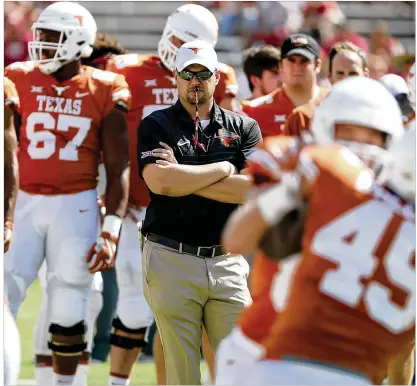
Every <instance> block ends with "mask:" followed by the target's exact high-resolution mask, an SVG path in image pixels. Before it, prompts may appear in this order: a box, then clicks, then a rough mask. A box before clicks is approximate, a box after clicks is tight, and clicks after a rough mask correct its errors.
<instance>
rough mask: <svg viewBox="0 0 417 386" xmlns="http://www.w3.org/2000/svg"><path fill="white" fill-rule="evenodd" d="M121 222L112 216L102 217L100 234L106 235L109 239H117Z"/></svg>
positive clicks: (118, 218)
mask: <svg viewBox="0 0 417 386" xmlns="http://www.w3.org/2000/svg"><path fill="white" fill-rule="evenodd" d="M122 222H123V220H122V219H121V218H120V217H118V216H114V215H109V216H105V217H104V221H103V228H102V232H106V233H108V234H109V235H110V236H111V237H114V238H116V239H118V238H119V234H120V229H121V227H122Z"/></svg>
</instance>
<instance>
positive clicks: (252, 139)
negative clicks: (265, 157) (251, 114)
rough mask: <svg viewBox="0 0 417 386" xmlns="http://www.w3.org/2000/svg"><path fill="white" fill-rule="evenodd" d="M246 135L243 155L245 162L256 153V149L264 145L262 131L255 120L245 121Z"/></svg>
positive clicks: (243, 141)
mask: <svg viewBox="0 0 417 386" xmlns="http://www.w3.org/2000/svg"><path fill="white" fill-rule="evenodd" d="M243 124H244V133H243V136H242V148H241V150H242V153H243V156H244V158H245V161H247V160H248V158H249V156H250V155H251V154H252V153H253V152H254V151H255V149H256V147H257V146H258V145H260V144H261V143H262V134H261V129H260V128H259V125H258V122H256V121H255V120H254V119H250V118H246V117H245V120H244V123H243Z"/></svg>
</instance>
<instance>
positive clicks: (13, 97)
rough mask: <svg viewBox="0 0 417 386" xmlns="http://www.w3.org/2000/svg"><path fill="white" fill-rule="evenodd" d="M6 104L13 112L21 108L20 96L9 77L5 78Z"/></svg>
mask: <svg viewBox="0 0 417 386" xmlns="http://www.w3.org/2000/svg"><path fill="white" fill-rule="evenodd" d="M4 104H5V105H6V106H10V107H11V108H12V109H13V110H14V109H18V108H19V95H18V94H17V90H16V87H15V85H14V83H13V82H12V81H11V80H10V79H9V78H7V77H5V78H4Z"/></svg>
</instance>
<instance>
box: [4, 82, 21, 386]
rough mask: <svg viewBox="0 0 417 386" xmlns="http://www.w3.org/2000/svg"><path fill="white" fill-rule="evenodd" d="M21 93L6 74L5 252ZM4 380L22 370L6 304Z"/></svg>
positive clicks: (15, 184)
mask: <svg viewBox="0 0 417 386" xmlns="http://www.w3.org/2000/svg"><path fill="white" fill-rule="evenodd" d="M18 105H19V96H18V95H17V91H16V88H15V86H14V84H13V82H12V81H11V80H10V79H8V78H4V126H3V127H4V236H3V237H4V253H6V252H7V250H8V249H9V247H10V244H11V242H12V239H13V218H14V209H15V205H16V198H17V192H18V190H19V166H18V162H17V153H16V151H17V138H16V131H15V127H14V119H13V118H14V112H15V110H16V108H17V106H18ZM3 321H4V348H3V353H4V384H5V385H16V384H17V379H18V376H19V371H20V337H19V331H18V329H17V326H16V322H15V321H14V319H13V316H12V314H11V313H10V309H9V307H8V305H7V303H6V304H5V307H4V319H3Z"/></svg>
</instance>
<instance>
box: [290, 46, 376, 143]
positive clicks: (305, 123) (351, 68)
mask: <svg viewBox="0 0 417 386" xmlns="http://www.w3.org/2000/svg"><path fill="white" fill-rule="evenodd" d="M368 74H369V71H368V64H367V61H366V55H365V53H364V52H363V51H362V50H361V49H360V48H359V47H357V46H356V45H354V44H353V43H351V42H348V41H343V42H339V43H336V44H335V45H334V46H333V47H332V49H331V51H330V55H329V75H328V79H329V82H330V84H332V85H333V84H336V83H337V82H339V81H341V80H343V79H345V78H347V77H349V76H368ZM326 95H327V94H324V93H323V94H322V98H316V99H314V100H311V101H308V102H307V103H305V104H303V105H301V106H298V107H296V108H295V109H294V110H293V111H292V113H291V114H290V115H289V116H288V118H287V121H286V122H285V127H284V134H285V135H295V136H298V137H301V136H302V135H303V133H304V131H306V130H309V129H310V121H311V118H312V117H313V114H314V109H315V107H316V106H317V105H318V104H319V103H320V102H321V101H322V100H323V98H324V97H325V96H326Z"/></svg>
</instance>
